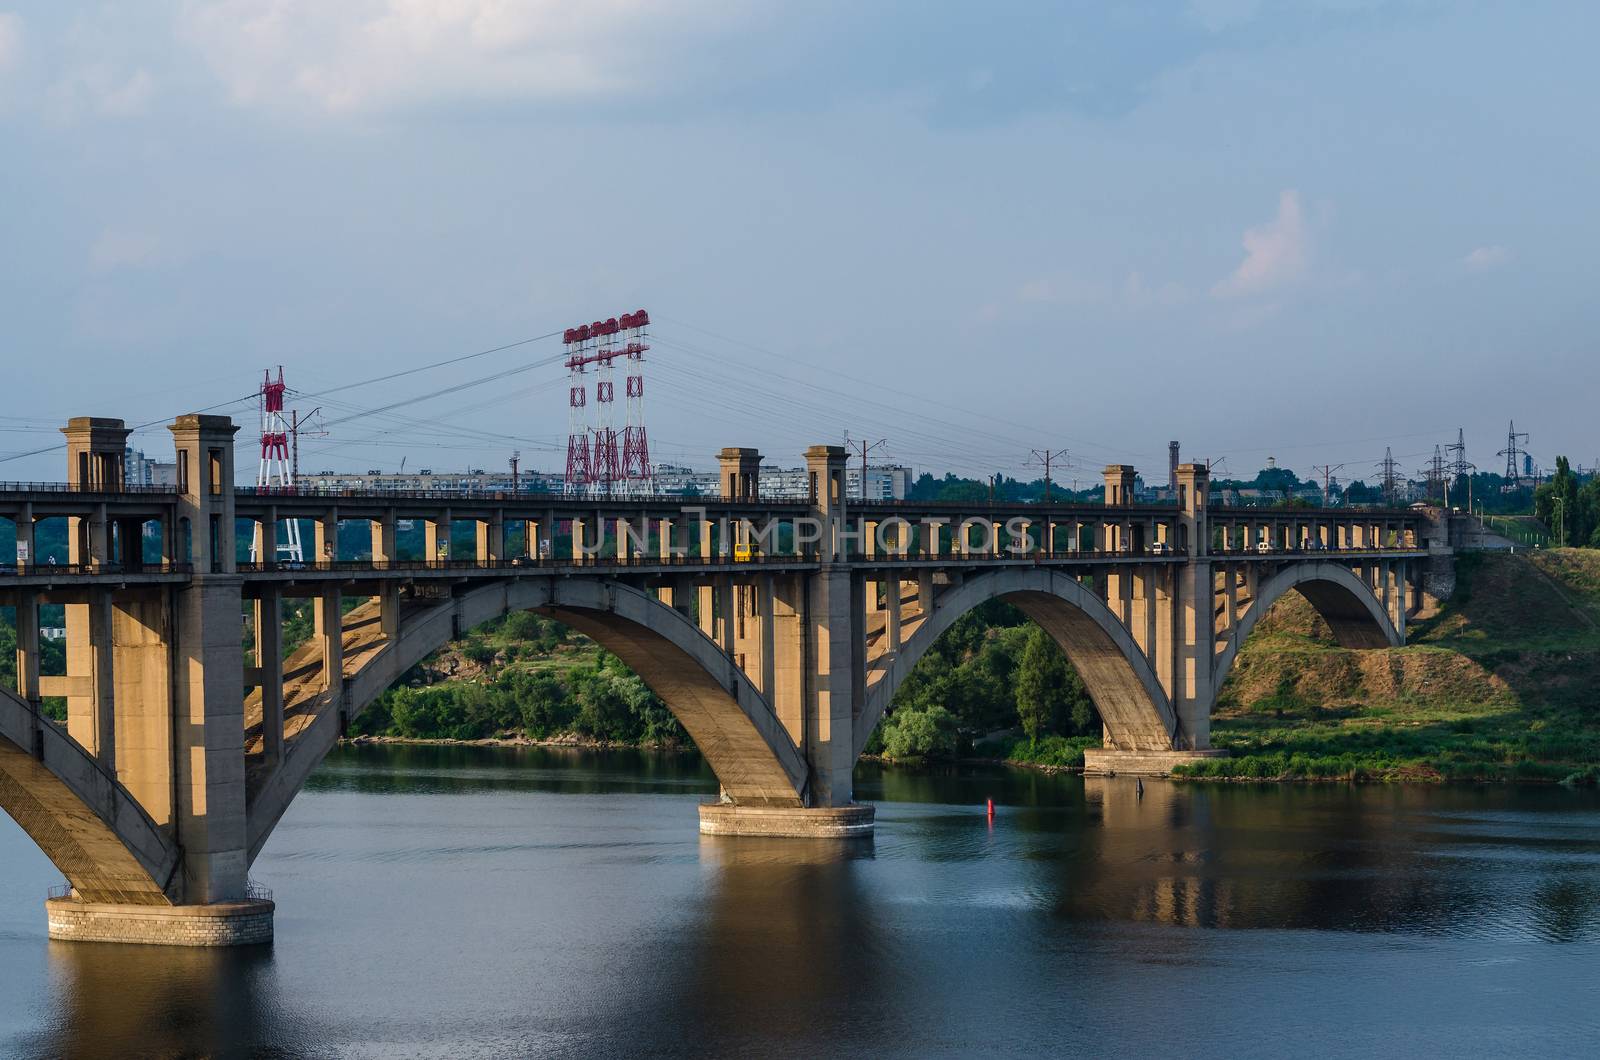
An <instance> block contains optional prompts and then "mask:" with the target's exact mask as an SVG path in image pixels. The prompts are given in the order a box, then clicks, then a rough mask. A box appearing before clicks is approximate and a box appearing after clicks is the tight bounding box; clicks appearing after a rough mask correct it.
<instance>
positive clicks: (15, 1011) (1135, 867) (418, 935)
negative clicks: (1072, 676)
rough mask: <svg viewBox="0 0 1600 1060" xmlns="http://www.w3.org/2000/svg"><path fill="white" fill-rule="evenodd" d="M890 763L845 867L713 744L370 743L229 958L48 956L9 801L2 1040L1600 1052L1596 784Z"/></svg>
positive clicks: (118, 1045) (825, 1050)
mask: <svg viewBox="0 0 1600 1060" xmlns="http://www.w3.org/2000/svg"><path fill="white" fill-rule="evenodd" d="M857 776H858V792H859V794H860V797H862V798H865V799H868V800H871V801H873V802H876V803H877V804H878V834H877V836H876V838H875V839H873V840H871V841H869V842H864V843H857V844H853V845H845V846H839V845H832V844H811V843H807V842H803V841H794V840H770V841H769V840H751V839H713V838H702V837H700V836H699V835H698V834H697V833H696V830H695V828H696V817H695V803H696V802H697V801H698V800H699V799H701V798H703V797H706V796H707V795H709V794H711V793H713V792H714V791H715V782H714V780H713V779H712V777H711V775H710V773H709V772H707V771H706V770H705V769H704V768H703V767H701V766H700V765H699V763H698V762H697V761H696V760H694V759H691V758H684V757H653V756H643V755H629V754H608V755H596V754H589V753H582V752H561V751H549V750H494V749H478V748H437V749H435V748H363V749H349V750H341V751H339V752H336V753H335V754H334V755H333V756H332V757H330V758H329V760H328V762H327V763H326V765H325V766H324V767H323V768H322V769H321V771H320V772H319V773H318V774H317V775H316V777H315V779H314V782H313V784H312V786H311V787H310V788H309V789H308V790H307V791H306V792H305V793H304V794H302V795H301V796H300V798H299V799H297V800H296V801H295V803H294V806H293V807H292V808H291V809H290V811H289V813H288V815H287V816H286V817H285V818H284V820H283V823H282V824H281V825H280V826H279V828H278V830H277V832H276V834H275V835H274V836H273V838H272V841H271V843H270V844H269V845H268V847H267V849H266V850H265V851H264V852H263V854H262V856H261V858H260V860H259V861H258V862H257V864H256V867H255V870H254V874H255V877H256V878H257V879H258V881H259V882H261V883H263V884H265V885H266V886H268V887H271V888H272V889H273V890H274V891H275V892H276V897H277V899H278V919H277V940H276V942H275V943H274V945H272V946H271V947H270V948H261V949H258V950H256V951H231V952H216V953H206V952H196V951H185V950H175V949H174V950H169V949H151V948H143V947H120V946H97V945H85V944H79V945H63V944H59V943H50V942H48V941H47V940H46V939H45V924H44V910H43V897H44V891H45V888H46V887H47V886H49V885H50V884H52V883H55V882H57V874H56V873H55V872H54V870H53V869H52V868H51V866H50V864H49V863H48V862H47V861H46V860H45V859H44V858H43V856H42V855H40V854H39V853H38V851H37V850H36V849H35V848H34V847H33V846H32V844H31V843H30V842H29V840H28V839H27V837H26V836H24V835H23V834H22V833H21V831H20V830H18V829H17V828H16V826H15V825H13V824H12V823H11V822H10V820H9V819H8V818H4V817H0V984H3V989H0V1055H4V1056H12V1055H20V1056H35V1055H37V1056H57V1055H87V1056H100V1055H116V1056H128V1055H168V1054H174V1053H177V1054H190V1055H205V1054H216V1055H253V1056H260V1055H265V1056H300V1055H309V1056H373V1057H388V1056H456V1057H467V1056H508V1055H597V1056H606V1055H609V1056H638V1055H667V1056H702V1055H718V1056H735V1055H741V1056H822V1055H891V1056H917V1057H925V1056H970V1055H974V1054H987V1055H991V1056H992V1055H1010V1054H1028V1053H1041V1052H1048V1053H1063V1054H1064V1053H1078V1054H1085V1055H1099V1054H1104V1053H1108V1052H1112V1051H1115V1052H1118V1053H1121V1054H1123V1055H1127V1056H1152V1057H1172V1056H1213V1055H1224V1054H1225V1055H1229V1056H1278V1055H1284V1054H1286V1053H1291V1052H1296V1053H1303V1054H1310V1055H1375V1054H1385V1055H1403V1054H1414V1055H1430V1056H1439V1055H1444V1056H1469V1055H1470V1056H1483V1055H1494V1054H1501V1055H1504V1054H1515V1055H1557V1054H1564V1055H1594V1052H1595V1050H1596V1049H1597V1044H1596V1043H1597V1040H1600V1039H1597V1034H1600V1008H1597V998H1600V798H1597V797H1596V796H1595V795H1594V794H1593V793H1581V792H1572V791H1567V790H1562V789H1542V788H1521V789H1510V788H1448V789H1440V788H1348V787H1342V786H1324V787H1278V786H1261V787H1209V786H1204V787H1203V786H1181V785H1172V784H1167V783H1162V782H1146V784H1145V796H1144V798H1143V799H1142V800H1141V799H1139V798H1137V797H1136V796H1135V793H1134V790H1133V785H1132V782H1131V781H1129V782H1123V781H1120V780H1113V781H1096V780H1088V781H1085V780H1082V779H1079V778H1076V777H1043V776H1037V775H1033V774H1027V773H1019V772H1009V771H1001V770H963V771H959V772H951V773H949V774H944V775H928V774H921V773H910V772H905V771H897V770H880V769H878V768H876V767H872V766H866V765H864V766H863V767H862V768H861V769H860V771H859V772H858V774H857ZM986 796H993V797H994V799H995V801H996V803H997V804H998V805H999V812H998V815H997V818H996V820H995V822H994V825H993V827H990V826H989V824H988V823H987V822H986V821H985V819H984V814H983V810H982V801H983V799H984V798H985V797H986Z"/></svg>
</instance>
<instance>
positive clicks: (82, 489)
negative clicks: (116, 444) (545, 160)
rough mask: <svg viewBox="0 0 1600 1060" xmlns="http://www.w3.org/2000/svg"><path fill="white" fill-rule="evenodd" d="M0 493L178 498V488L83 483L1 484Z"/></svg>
mask: <svg viewBox="0 0 1600 1060" xmlns="http://www.w3.org/2000/svg"><path fill="white" fill-rule="evenodd" d="M0 493H132V494H143V495H148V496H157V497H173V496H177V493H178V487H177V486H151V485H147V484H143V483H140V484H136V485H131V486H109V485H104V484H101V485H89V484H84V483H81V482H0Z"/></svg>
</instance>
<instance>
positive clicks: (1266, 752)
mask: <svg viewBox="0 0 1600 1060" xmlns="http://www.w3.org/2000/svg"><path fill="white" fill-rule="evenodd" d="M1212 744H1213V746H1216V747H1222V748H1226V749H1227V750H1229V751H1230V752H1232V757H1230V758H1227V759H1217V760H1210V761H1206V762H1197V763H1194V764H1191V765H1187V766H1184V767H1182V768H1181V769H1180V770H1179V775H1182V776H1186V777H1190V778H1194V779H1217V780H1232V779H1240V780H1347V781H1366V782H1385V783H1438V782H1441V781H1478V782H1485V781H1518V782H1534V783H1561V782H1566V783H1571V784H1584V785H1593V784H1595V783H1596V782H1597V780H1600V553H1595V552H1592V551H1588V550H1578V549H1558V550H1549V551H1534V552H1530V553H1527V554H1519V555H1515V556H1512V555H1503V554H1470V553H1469V554H1465V555H1463V556H1461V557H1460V560H1459V568H1458V577H1457V586H1456V593H1455V595H1454V596H1453V597H1452V598H1451V599H1450V600H1449V601H1447V602H1445V604H1444V605H1443V606H1442V607H1440V608H1439V609H1438V610H1437V611H1435V612H1434V613H1431V614H1425V615H1424V616H1422V617H1421V618H1420V620H1418V621H1416V622H1415V623H1414V624H1413V626H1412V628H1411V631H1410V638H1409V643H1408V645H1407V646H1406V647H1404V648H1397V649H1391V650H1385V651H1350V650H1347V649H1344V648H1340V647H1339V646H1338V645H1337V644H1336V643H1334V642H1333V640H1332V639H1331V638H1330V637H1329V636H1328V633H1327V629H1326V627H1325V626H1323V624H1322V623H1321V620H1320V619H1319V618H1318V617H1317V616H1316V613H1315V612H1314V611H1313V610H1312V609H1311V607H1310V606H1309V605H1308V604H1306V603H1305V601H1304V600H1303V599H1301V598H1300V597H1298V596H1295V595H1291V596H1289V597H1286V598H1285V599H1284V600H1283V601H1281V602H1280V603H1279V604H1278V605H1277V606H1276V607H1275V608H1274V609H1273V611H1272V612H1271V613H1270V614H1269V615H1268V616H1267V617H1266V618H1264V619H1263V621H1262V622H1261V624H1260V625H1258V626H1257V627H1256V631H1255V633H1254V635H1253V636H1252V637H1251V638H1250V641H1249V643H1248V644H1247V645H1246V647H1245V649H1244V650H1243V651H1241V652H1240V654H1239V659H1238V662H1237V664H1236V666H1235V670H1234V673H1233V675H1232V676H1231V677H1230V679H1229V681H1228V683H1227V685H1225V686H1224V688H1223V690H1222V694H1221V696H1220V698H1219V701H1218V705H1217V711H1216V713H1215V715H1214V716H1213V719H1212Z"/></svg>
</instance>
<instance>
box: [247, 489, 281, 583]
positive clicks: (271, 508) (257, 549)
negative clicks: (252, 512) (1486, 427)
mask: <svg viewBox="0 0 1600 1060" xmlns="http://www.w3.org/2000/svg"><path fill="white" fill-rule="evenodd" d="M250 562H252V563H259V564H261V566H262V567H263V568H265V569H267V570H271V569H272V568H274V567H276V566H277V565H278V508H277V506H276V505H268V506H267V511H266V514H264V515H263V516H262V517H261V519H260V520H259V521H257V523H256V526H255V534H254V538H253V540H252V541H251V543H250Z"/></svg>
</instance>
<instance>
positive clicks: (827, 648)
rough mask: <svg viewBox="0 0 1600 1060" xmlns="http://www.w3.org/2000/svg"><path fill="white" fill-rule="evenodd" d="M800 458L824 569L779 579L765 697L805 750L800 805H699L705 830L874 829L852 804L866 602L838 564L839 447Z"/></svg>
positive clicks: (850, 832)
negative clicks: (805, 777) (770, 673)
mask: <svg viewBox="0 0 1600 1060" xmlns="http://www.w3.org/2000/svg"><path fill="white" fill-rule="evenodd" d="M806 464H807V469H808V473H809V475H810V481H811V484H812V491H811V495H812V507H811V511H810V513H809V515H810V517H811V518H813V519H816V520H817V521H818V522H819V523H820V528H821V535H820V540H819V541H818V542H817V543H816V545H815V546H814V549H815V555H816V556H817V557H818V559H819V560H820V562H821V565H822V566H821V570H820V571H819V572H818V573H817V574H814V575H811V576H802V575H797V576H795V577H794V578H793V579H784V581H785V582H786V583H788V584H787V585H786V587H785V588H784V589H783V590H782V591H779V592H778V593H777V594H776V598H775V600H774V608H773V610H774V619H775V620H776V621H777V622H778V626H777V629H776V630H775V633H774V638H773V640H774V643H773V651H774V655H775V658H774V666H773V682H774V688H773V697H772V698H773V706H774V709H775V710H776V712H777V714H778V718H779V720H780V721H781V722H782V723H783V725H784V727H785V729H787V730H788V731H789V732H790V734H791V736H792V737H795V738H796V740H797V743H799V745H800V748H801V750H802V752H803V754H804V755H805V759H806V764H807V767H808V773H809V777H808V780H807V783H806V785H805V790H804V793H803V794H804V800H805V806H803V807H785V806H741V805H736V804H728V803H722V804H716V803H712V804H706V805H703V806H702V807H701V811H700V829H701V831H702V832H708V833H714V834H725V835H726V834H731V835H770V836H805V837H813V838H815V837H849V836H859V835H868V834H870V833H871V831H872V818H873V810H872V807H870V806H858V805H856V804H855V803H854V802H853V801H852V796H853V786H852V773H853V772H854V768H855V747H854V742H855V735H854V734H855V714H856V711H857V709H858V703H859V700H858V694H859V688H860V686H861V685H862V684H863V683H864V681H865V670H864V666H865V659H864V657H862V651H861V642H862V639H863V638H862V634H861V630H862V628H863V623H864V614H863V610H864V602H863V600H862V590H861V585H862V582H861V579H859V578H855V577H852V574H851V571H850V568H849V566H848V565H846V564H845V563H844V562H842V561H843V560H844V559H845V556H844V548H843V546H844V541H843V535H842V533H841V531H842V529H843V522H844V519H845V518H846V512H845V490H844V477H845V476H844V469H845V451H844V449H843V448H842V447H839V446H812V447H811V448H810V449H808V450H807V451H806ZM791 586H792V588H791ZM791 615H792V616H793V617H791ZM791 627H792V628H791ZM808 675H809V677H810V679H809V680H807V676H808ZM797 701H798V702H797ZM796 706H798V708H799V709H798V710H796V709H795V707H796ZM796 714H798V718H796ZM796 721H798V729H799V731H798V733H796V727H797V726H796Z"/></svg>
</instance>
